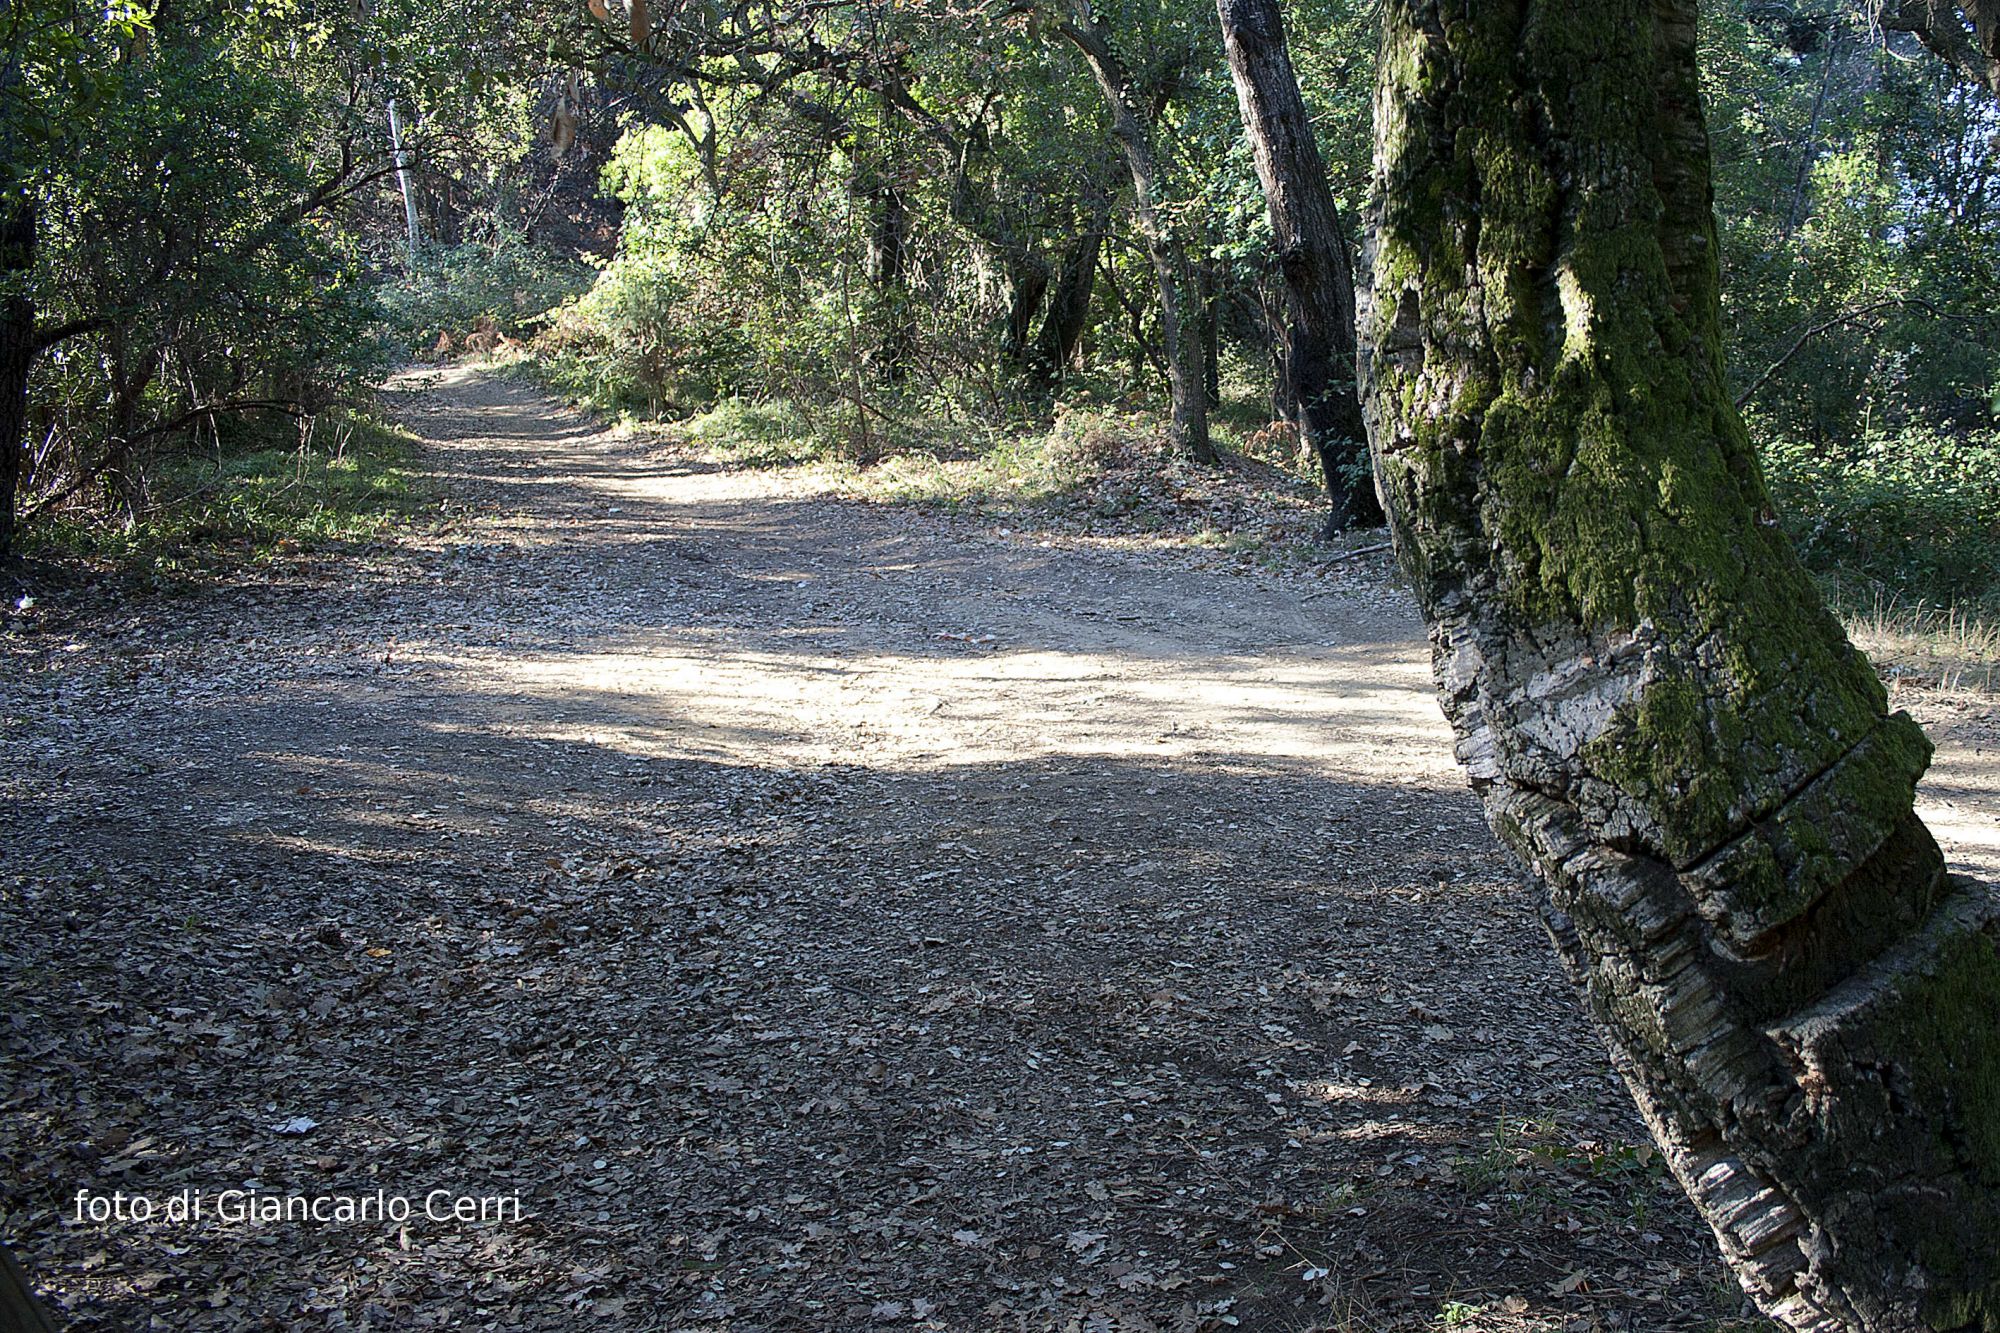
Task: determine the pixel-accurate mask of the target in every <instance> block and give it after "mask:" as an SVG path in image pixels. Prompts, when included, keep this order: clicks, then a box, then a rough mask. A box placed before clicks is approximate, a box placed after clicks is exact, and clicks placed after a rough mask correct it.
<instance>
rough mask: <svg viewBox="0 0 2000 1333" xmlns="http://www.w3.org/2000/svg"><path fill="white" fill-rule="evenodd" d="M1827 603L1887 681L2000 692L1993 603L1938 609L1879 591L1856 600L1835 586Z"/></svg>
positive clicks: (1999, 626) (1999, 627)
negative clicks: (1900, 680)
mask: <svg viewBox="0 0 2000 1333" xmlns="http://www.w3.org/2000/svg"><path fill="white" fill-rule="evenodd" d="M1827 601H1828V603H1829V604H1830V605H1831V606H1832V607H1833V609H1834V612H1835V613H1836V614H1837V615H1839V616H1840V618H1841V620H1843V621H1844V622H1846V625H1847V633H1848V635H1849V637H1851V638H1852V639H1853V640H1854V643H1855V646H1856V647H1858V648H1860V649H1861V651H1862V652H1864V653H1867V654H1868V658H1869V660H1870V661H1872V662H1873V663H1874V664H1875V669H1876V670H1877V671H1879V672H1881V673H1882V675H1883V676H1884V677H1886V678H1888V679H1891V680H1894V679H1896V678H1898V677H1903V678H1914V679H1916V680H1918V681H1921V682H1923V683H1924V684H1927V685H1932V686H1935V687H1936V688H1938V689H1942V690H1968V691H1976V692H1979V693H1986V694H1991V693H1994V692H1996V691H2000V610H1996V608H1995V607H1994V606H1993V605H1992V604H1990V603H1988V604H1979V603H1975V604H1971V605H1966V606H1947V607H1943V608H1939V607H1933V606H1927V605H1925V604H1924V603H1922V602H1914V603H1905V602H1902V601H1901V600H1900V599H1898V598H1897V597H1895V596H1894V595H1890V594H1885V593H1883V592H1882V590H1880V589H1879V588H1877V589H1870V590H1869V591H1868V592H1867V593H1866V594H1861V595H1857V594H1855V593H1854V592H1852V591H1851V590H1849V589H1846V588H1843V587H1842V586H1841V584H1839V583H1838V582H1831V581H1830V582H1829V583H1828V584H1827Z"/></svg>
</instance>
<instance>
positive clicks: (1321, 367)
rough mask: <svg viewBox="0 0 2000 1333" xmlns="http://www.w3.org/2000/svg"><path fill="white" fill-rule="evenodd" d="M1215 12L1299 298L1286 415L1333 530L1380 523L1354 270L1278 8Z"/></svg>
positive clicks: (1273, 2) (1243, 3) (1226, 1)
mask: <svg viewBox="0 0 2000 1333" xmlns="http://www.w3.org/2000/svg"><path fill="white" fill-rule="evenodd" d="M1215 10H1216V15H1217V17H1218V18H1219V19H1220V20H1221V21H1222V43H1223V48H1224V50H1225V51H1226V52H1227V54H1228V56H1229V73H1230V77H1231V78H1232V79H1233V80H1234V81H1235V84H1236V103H1237V106H1238V107H1239V108H1240V109H1241V111H1242V113H1243V131H1244V133H1245V134H1246V135H1247V136H1248V137H1249V140H1250V148H1251V152H1252V154H1253V156H1254V157H1255V159H1256V162H1257V178H1258V179H1259V180H1260V181H1261V182H1262V183H1263V186H1264V202H1265V205H1266V207H1267V208H1268V209H1269V210H1270V214H1271V231H1272V234H1273V236H1274V237H1275V238H1276V241H1277V249H1278V262H1279V266H1280V269H1281V270H1282V271H1283V273H1284V275H1285V287H1286V290H1287V291H1288V292H1289V293H1290V297H1291V302H1290V306H1291V309H1290V322H1291V329H1290V331H1289V333H1288V334H1287V336H1286V338H1285V355H1286V373H1285V375H1284V376H1283V378H1284V379H1285V380H1286V381H1287V382H1288V383H1289V384H1290V386H1291V389H1292V392H1293V393H1295V394H1297V395H1298V405H1297V408H1296V409H1295V410H1294V411H1292V412H1290V413H1287V414H1286V415H1287V416H1288V418H1289V419H1290V420H1292V421H1293V422H1294V423H1295V424H1296V425H1297V427H1298V429H1299V434H1300V436H1301V438H1302V439H1303V441H1304V443H1305V444H1306V446H1307V447H1309V448H1310V449H1311V450H1312V451H1313V453H1314V455H1315V456H1316V457H1317V458H1318V459H1319V463H1320V470H1321V472H1322V473H1323V475H1324V476H1325V478H1326V493H1327V500H1328V503H1329V508H1328V511H1327V516H1326V531H1327V532H1328V533H1329V534H1331V533H1335V532H1340V531H1343V530H1345V529H1347V528H1350V527H1355V526H1361V525H1373V524H1376V523H1380V522H1381V521H1382V507H1381V505H1380V504H1378V503H1377V502H1376V498H1375V488H1374V486H1373V485H1372V484H1370V482H1369V481H1368V480H1367V479H1366V478H1364V477H1361V476H1358V475H1357V471H1358V469H1356V468H1355V467H1353V466H1352V465H1353V464H1355V463H1357V462H1359V461H1360V455H1361V451H1362V449H1363V447H1364V438H1365V431H1364V428H1363V425H1362V417H1361V400H1360V397H1359V395H1358V394H1357V392H1356V390H1355V385H1354V351H1355V348H1354V270H1353V262H1352V259H1351V258H1350V256H1349V254H1348V245H1347V236H1346V234H1345V232H1344V231H1343V229H1342V227H1341V225H1340V213H1339V210H1338V209H1336V208H1335V207H1334V203H1333V190H1332V188H1331V187H1330V186H1329V185H1328V183H1327V178H1326V168H1325V166H1324V165H1323V164H1322V162H1321V161H1320V155H1319V144H1318V142H1317V141H1316V140H1315V139H1314V137H1313V130H1312V120H1311V118H1310V117H1309V116H1308V115H1307V114H1306V103H1305V98H1304V97H1303V96H1302V95H1301V94H1300V92H1299V79H1298V74H1297V73H1296V72H1295V71H1294V70H1293V69H1292V58H1291V55H1290V53H1289V52H1288V51H1287V50H1286V48H1285V29H1284V23H1283V20H1282V18H1281V17H1280V15H1279V12H1278V0H1216V5H1215Z"/></svg>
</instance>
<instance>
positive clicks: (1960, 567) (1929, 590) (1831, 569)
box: [1764, 430, 2000, 606]
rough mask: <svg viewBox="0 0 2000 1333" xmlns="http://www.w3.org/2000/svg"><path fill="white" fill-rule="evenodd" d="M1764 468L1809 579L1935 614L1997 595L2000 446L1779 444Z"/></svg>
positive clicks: (1967, 441) (1952, 438)
mask: <svg viewBox="0 0 2000 1333" xmlns="http://www.w3.org/2000/svg"><path fill="white" fill-rule="evenodd" d="M1764 466H1765V471H1766V474H1767V476H1768V479H1769V481H1770V485H1771V492H1772V496H1773V498H1774V499H1775V501H1776V502H1777V506H1778V513H1779V515H1780V517H1781V519H1782V521H1783V522H1784V524H1785V527H1786V529H1787V531H1789V532H1790V533H1791V535H1792V538H1793V540H1794V541H1795V542H1797V543H1798V547H1799V552H1800V554H1801V555H1802V556H1804V557H1805V560H1806V563H1807V564H1808V565H1810V566H1811V567H1812V568H1813V569H1814V570H1815V571H1816V572H1818V573H1820V574H1823V575H1827V576H1832V577H1840V578H1857V577H1858V578H1860V579H1865V580H1867V581H1869V582H1871V583H1873V584H1875V585H1877V586H1878V587H1880V588H1882V589H1886V590H1888V591H1889V593H1890V594H1892V595H1895V596H1900V597H1901V598H1903V599H1904V600H1912V599H1914V600H1920V601H1923V602H1928V603H1930V604H1932V605H1934V606H1957V605H1963V604H1967V603H1971V602H1979V601H1986V600H1990V599H1992V598H1993V597H1994V596H1995V595H1996V594H2000V436H1995V435H1992V434H1981V435H1952V434H1946V433H1942V432H1937V431H1929V430H1907V431H1903V432H1901V433H1898V434H1896V435H1891V436H1880V437H1876V438H1873V439H1870V440H1868V441H1866V442H1865V443H1863V444H1861V445H1859V446H1856V447H1853V448H1840V447H1835V446H1826V445H1817V446H1816V445H1811V444H1806V443H1803V442H1800V441H1795V440H1779V441H1777V442H1775V443H1771V444H1768V445H1767V446H1766V447H1765V450H1764Z"/></svg>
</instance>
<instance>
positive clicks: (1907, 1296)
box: [1362, 0, 2000, 1333]
mask: <svg viewBox="0 0 2000 1333" xmlns="http://www.w3.org/2000/svg"><path fill="white" fill-rule="evenodd" d="M1382 41H1383V46H1382V51H1383V58H1382V63H1381V74H1380V76H1379V77H1380V87H1379V89H1378V94H1377V99H1376V106H1377V119H1376V134H1377V144H1376V151H1375V162H1376V182H1375V191H1374V197H1373V202H1372V204H1371V216H1370V224H1371V251H1372V253H1371V265H1370V268H1371V273H1372V280H1373V290H1372V292H1371V293H1370V294H1369V298H1368V300H1366V301H1365V302H1364V305H1363V310H1362V340H1363V359H1362V370H1363V383H1364V388H1365V390H1366V394H1365V401H1366V404H1367V408H1368V411H1369V416H1370V423H1369V424H1370V426H1371V428H1372V429H1371V431H1370V434H1371V438H1372V440H1373V442H1374V449H1375V459H1376V467H1377V470H1378V476H1379V477H1380V478H1381V481H1382V485H1383V489H1384V494H1385V496H1386V498H1387V499H1388V501H1389V508H1390V512H1391V515H1392V525H1393V530H1394V536H1395V541H1396V545H1397V550H1398V554H1399V556H1400V557H1401V559H1402V562H1403V565H1404V568H1405V569H1406V570H1407V571H1408V573H1409V576H1410V579H1411V582H1412V583H1413V584H1414V585H1415V587H1416V589H1417V592H1418V596H1419V599H1420V601H1421V604H1422V606H1423V609H1424V613H1425V616H1426V619H1427V620H1428V621H1429V623H1430V627H1431V640H1432V645H1433V649H1434V655H1435V664H1436V671H1437V680H1438V685H1439V691H1440V694H1441V697H1442V700H1443V703H1444V707H1445V711H1446V713H1447V714H1448V715H1449V717H1450V719H1451V721H1452V724H1453V726H1454V728H1455V729H1456V731H1457V734H1458V753H1459V756H1460V758H1461V759H1462V760H1463V761H1464V762H1465V764H1466V766H1467V769H1468V771H1469V774H1470V777H1471V780H1472V783H1473V786H1474V787H1475V789H1476V790H1477V791H1478V792H1479V794H1480V796H1481V798H1482V799H1483V801H1484V803H1485V806H1486V812H1487V816H1488V819H1489V820H1490V821H1491V822H1492V824H1493V826H1494V828H1495V830H1496V831H1497V832H1498V833H1499V834H1500V836H1501V837H1502V838H1503V839H1504V840H1505V841H1506V842H1507V843H1508V845H1510V846H1511V847H1513V848H1514V849H1515V850H1516V851H1517V852H1518V853H1519V854H1520V855H1521V857H1522V858H1523V859H1524V860H1525V861H1527V862H1528V863H1530V864H1531V865H1532V866H1533V867H1534V868H1535V869H1536V871H1538V872H1539V874H1540V876H1541V880H1542V883H1543V885H1544V886H1545V888H1546V890H1547V893H1548V907H1547V920H1548V924H1549V930H1550V933H1551V935H1552V936H1553V938H1554V939H1555V941H1556V944H1557V946H1558V948H1559V949H1560V951H1561V953H1562V955H1563V958H1564V959H1565V961H1566V962H1567V963H1568V965H1569V968H1570V970H1571V973H1572V975H1574V976H1575V977H1576V979H1577V980H1578V982H1579V984H1580V985H1581V987H1582V988H1583V991H1584V992H1585V994H1586V996H1587V999H1588V1002H1589V1007H1590V1010H1591V1012H1592V1014H1593V1015H1594V1017H1595V1019H1596V1022H1597V1025H1598V1027H1599V1029H1600V1030H1601V1031H1602V1033H1603V1034H1604V1036H1605V1039H1606V1041H1607V1043H1608V1044H1609V1046H1610V1048H1611V1053H1612V1057H1613V1061H1614V1063H1615V1064H1616V1066H1617V1067H1618V1070H1619V1072H1620V1073H1621V1074H1622V1075H1623V1076H1624V1078H1625V1080H1626V1083H1627V1084H1628V1086H1629V1087H1630V1088H1631V1090H1632V1093H1633V1095H1634V1097H1635V1098H1636V1099H1637V1100H1638V1103H1639V1106H1640V1109H1641V1110H1642V1111H1643V1112H1644V1114H1645V1116H1646V1119H1647V1121H1648V1123H1649V1124H1650V1125H1651V1126H1652V1129H1653V1132H1654V1134H1655V1135H1656V1137H1657V1138H1658V1139H1659V1141H1660V1143H1661V1146H1662V1147H1663V1148H1664V1149H1665V1153H1666V1157H1667V1160H1668V1161H1669V1163H1671V1165H1672V1167H1673V1169H1674V1172H1675V1174H1676V1175H1677V1176H1678V1177H1679V1178H1680V1181H1681V1183H1682V1184H1683V1185H1684V1186H1685V1187H1686V1189H1687V1191H1688V1194H1689V1196H1690V1197H1691V1198H1692V1199H1693V1200H1694V1203H1695V1205H1696V1207H1697V1208H1698V1209H1699V1210H1700V1211H1701V1213H1702V1215H1703V1216H1704V1217H1705V1218H1706V1219H1707V1220H1708V1222H1709V1224H1710V1225H1711V1226H1712V1227H1713V1228H1714V1230H1715V1234H1716V1236H1717V1237H1718V1239H1719V1240H1720V1242H1721V1245H1722V1250H1723V1254H1724V1256H1725V1257H1726V1258H1727V1260H1728V1261H1729V1263H1730V1265H1731V1267H1732V1268H1733V1269H1734V1270H1735V1272H1736V1274H1737V1276H1738V1277H1739V1278H1740V1279H1741V1281H1742V1283H1743V1285H1744V1288H1745V1289H1746V1290H1747V1291H1748V1292H1749V1293H1750V1294H1751V1296H1752V1297H1753V1298H1754V1299H1755V1300H1756V1302H1757V1303H1758V1305H1760V1306H1761V1307H1762V1308H1763V1309H1764V1310H1765V1311H1767V1312H1768V1313H1770V1314H1771V1315H1773V1316H1774V1317H1776V1318H1777V1319H1779V1320H1781V1321H1783V1322H1784V1323H1786V1324H1787V1325H1789V1326H1790V1327H1792V1328H1794V1329H1799V1330H1814V1331H1815V1333H1830V1331H1832V1330H1870V1331H1883V1333H1888V1331H1894V1333H1910V1331H1914V1330H1960V1331H1978V1333H1984V1331H1986V1330H1993V1329H1996V1328H2000V1022H1996V1015H2000V952H1997V951H1996V932H2000V924H1996V923H2000V899H1996V895H1995V892H1994V890H1993V889H1992V888H1990V887H1988V886H1985V885H1981V884H1977V883H1974V882H1972V881H1970V880H1966V879H1958V878H1950V877H1947V876H1946V875H1945V874H1944V873H1943V865H1942V858H1941V857H1940V855H1939V853H1938V849H1937V846H1936V844H1935V843H1934V842H1933V841H1932V839H1931V836H1930V834H1929V832H1928V831H1926V830H1925V828H1924V826H1923V824H1922V823H1921V822H1920V821H1919V820H1918V819H1917V818H1916V816H1915V815H1914V814H1913V812H1912V808H1911V805H1912V792H1913V788H1914V786H1915V783H1916V780H1917V778H1918V776H1919V775H1920V774H1921V773H1922V771H1923V769H1924V766H1925V764H1926V763H1927V762H1928V760H1929V756H1930V745H1929V743H1928V742H1927V741H1926V740H1925V738H1924V736H1923V733H1922V732H1921V731H1920V730H1919V729H1918V728H1917V726H1916V724H1915V723H1914V722H1912V721H1911V720H1910V719H1909V717H1908V716H1907V715H1905V714H1901V713H1897V714H1893V715H1891V714H1890V713H1889V711H1888V704H1887V698H1886V695H1885V693H1884V691H1883V689H1882V685H1881V683H1880V681H1879V680H1877V679H1876V677H1875V675H1874V673H1873V671H1872V670H1871V669H1870V668H1869V665H1868V663H1867V661H1866V660H1865V659H1864V658H1863V657H1862V656H1861V654H1860V653H1859V652H1857V651H1856V650H1855V649H1854V648H1853V647H1852V646H1851V645H1849V643H1848V642H1847V639H1846V637H1845V635H1844V633H1843V631H1842V629H1841V627H1840V624H1839V623H1838V622H1837V621H1836V620H1835V619H1834V618H1833V617H1832V616H1831V615H1830V614H1829V613H1828V612H1827V611H1826V610H1825V609H1824V608H1823V607H1822V605H1821V603H1820V601H1819V598H1818V596H1817V594H1816V592H1815V591H1814V588H1813V584H1812V582H1811V580H1810V579H1809V578H1808V576H1807V575H1806V573H1805V571H1804V569H1803V568H1802V567H1801V565H1800V563H1799V561H1798V559H1797V557H1796V556H1795V555H1794V553H1793V552H1792V550H1791V548H1790V546H1789V545H1788V544H1787V542H1786V541H1785V539H1784V537H1783V535H1782V533H1781V532H1780V530H1779V527H1778V523H1777V520H1776V519H1775V517H1774V516H1773V515H1772V512H1771V508H1770V502H1769V500H1768V498H1767V496H1766V493H1765V490H1764V486H1763V483H1762V480H1761V478H1760V476H1759V472H1758V468H1757V463H1756V459H1755V456H1754V454H1753V452H1752V450H1751V447H1750V442H1749V439H1748V438H1747V436H1746V435H1745V432H1744V427H1743V424H1742V422H1741V421H1740V419H1739V418H1738V416H1737V414H1736V411H1735V409H1734V407H1733V406H1732V404H1731V401H1730V395H1729V393H1728V390H1727V388H1726V386H1725V384H1724V376H1723V360H1722V334H1721V309H1720V301H1719V279H1718V267H1717V256H1716V228H1715V222H1714V218H1713V216H1712V204H1711V201H1712V192H1711V189H1710V182H1709V154H1708V141H1707V136H1706V132H1705V129H1704V127H1703V123H1702V116H1701V107H1700V102H1699V90H1698V83H1697V79H1696V70H1695V6H1694V2H1693V0H1559V2H1557V3H1548V4H1542V5H1536V6H1523V5H1516V4H1483V3H1482V4H1473V3H1467V2H1466V0H1457V2H1456V3H1451V4H1441V3H1437V2H1436V0H1389V3H1388V4H1387V5H1386V6H1385V9H1384V16H1383V36H1382Z"/></svg>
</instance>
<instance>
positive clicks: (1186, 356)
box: [1062, 0, 1217, 463]
mask: <svg viewBox="0 0 2000 1333" xmlns="http://www.w3.org/2000/svg"><path fill="white" fill-rule="evenodd" d="M1068 12H1069V21H1068V22H1067V23H1065V24H1063V25H1062V32H1063V35H1064V36H1065V37H1066V38H1068V39H1069V41H1070V43H1071V44H1072V45H1074V46H1075V47H1076V49H1077V50H1078V51H1080V52H1082V53H1083V58H1084V63H1085V64H1087V65H1089V66H1090V72H1091V74H1092V76H1093V77H1094V78H1095V79H1096V80H1097V87H1098V90H1099V91H1100V92H1102V93H1103V94H1104V104H1105V106H1106V108H1107V109H1108V110H1109V111H1110V112H1111V134H1112V137H1113V138H1114V139H1116V140H1117V141H1118V147H1119V149H1120V151H1121V152H1123V153H1124V155H1125V165H1126V168H1127V170H1129V171H1130V172H1131V174H1132V207H1133V212H1134V214H1135V216H1136V217H1137V219H1138V222H1139V233H1140V235H1141V236H1142V237H1144V238H1145V242H1146V257H1147V258H1148V259H1150V260H1151V261H1152V265H1153V277H1154V281H1155V282H1156V283H1157V284H1158V286H1159V297H1160V340H1161V341H1162V342H1163V343H1164V344H1165V351H1166V358H1167V388H1168V393H1169V395H1170V396H1171V398H1172V400H1173V420H1172V423H1171V424H1170V426H1169V428H1168V433H1167V439H1168V445H1169V447H1170V448H1171V449H1172V450H1173V452H1174V453H1175V454H1176V455H1177V456H1179V457H1181V458H1185V459H1188V460H1190V461H1192V462H1196V463H1214V462H1216V461H1217V459H1216V453H1215V445H1214V443H1213V442H1212V441H1211V440H1210V439H1209V437H1208V401H1207V396H1206V394H1204V393H1203V391H1202V368H1201V339H1200V337H1199V336H1197V335H1198V331H1197V330H1196V329H1195V328H1193V327H1192V326H1191V324H1190V321H1191V320H1193V319H1198V318H1199V313H1198V311H1197V309H1196V303H1197V299H1198V298H1197V296H1196V294H1195V284H1194V273H1193V270H1192V268H1191V267H1190V265H1189V264H1188V258H1187V248H1186V247H1185V246H1184V245H1183V244H1182V243H1181V238H1180V234H1179V233H1178V232H1177V231H1175V229H1174V227H1173V224H1172V223H1171V222H1170V221H1168V219H1167V217H1166V215H1165V214H1164V213H1163V212H1161V211H1160V206H1159V198H1160V173H1159V166H1158V163H1157V160H1156V159H1155V157H1154V154H1153V135H1152V131H1151V129H1149V128H1148V126H1147V123H1146V120H1145V118H1144V117H1143V116H1142V115H1141V114H1140V112H1139V108H1138V107H1137V105H1135V102H1134V97H1135V90H1134V88H1133V86H1132V76H1131V74H1130V73H1129V72H1128V71H1127V70H1126V69H1125V65H1124V62H1123V61H1121V60H1119V58H1118V55H1117V53H1116V52H1114V51H1113V50H1112V49H1111V43H1110V42H1109V41H1107V40H1106V39H1105V36H1104V32H1103V28H1102V25H1101V24H1100V22H1099V20H1098V18H1097V16H1096V15H1095V14H1094V13H1093V12H1092V10H1091V0H1068Z"/></svg>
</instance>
